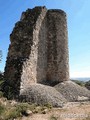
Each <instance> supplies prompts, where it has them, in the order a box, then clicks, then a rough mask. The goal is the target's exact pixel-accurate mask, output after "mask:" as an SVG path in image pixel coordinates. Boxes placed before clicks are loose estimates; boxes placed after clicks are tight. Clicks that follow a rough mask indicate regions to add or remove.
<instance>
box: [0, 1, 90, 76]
mask: <svg viewBox="0 0 90 120" xmlns="http://www.w3.org/2000/svg"><path fill="white" fill-rule="evenodd" d="M35 6H46V7H47V8H48V9H54V8H55V9H62V10H64V11H65V12H66V13H67V23H68V40H69V64H70V76H71V77H90V0H8V1H7V2H6V0H0V50H2V52H3V59H2V62H1V63H0V70H2V71H3V70H4V66H5V61H6V56H7V51H8V47H9V44H10V39H9V35H10V33H11V32H12V30H13V27H14V25H15V23H16V22H17V21H19V19H20V16H21V13H22V12H23V11H25V10H26V9H28V8H33V7H35Z"/></svg>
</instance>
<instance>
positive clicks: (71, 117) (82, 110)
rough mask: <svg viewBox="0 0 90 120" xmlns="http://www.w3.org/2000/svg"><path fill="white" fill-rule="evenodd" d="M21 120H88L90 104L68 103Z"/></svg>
mask: <svg viewBox="0 0 90 120" xmlns="http://www.w3.org/2000/svg"><path fill="white" fill-rule="evenodd" d="M22 120H90V102H68V103H67V104H65V106H64V107H63V108H53V109H52V110H51V111H49V112H47V113H46V114H32V115H31V116H29V117H23V118H22Z"/></svg>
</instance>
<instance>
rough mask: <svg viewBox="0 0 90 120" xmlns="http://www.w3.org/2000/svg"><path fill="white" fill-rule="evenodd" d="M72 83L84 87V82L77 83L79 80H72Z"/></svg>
mask: <svg viewBox="0 0 90 120" xmlns="http://www.w3.org/2000/svg"><path fill="white" fill-rule="evenodd" d="M72 81H73V82H75V83H76V84H78V85H80V86H82V87H83V86H85V82H84V81H79V80H72Z"/></svg>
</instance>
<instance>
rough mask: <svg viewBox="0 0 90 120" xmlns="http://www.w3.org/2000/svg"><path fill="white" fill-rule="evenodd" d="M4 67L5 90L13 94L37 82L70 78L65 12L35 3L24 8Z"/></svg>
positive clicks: (53, 82) (12, 36) (11, 39)
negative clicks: (36, 5) (33, 5)
mask: <svg viewBox="0 0 90 120" xmlns="http://www.w3.org/2000/svg"><path fill="white" fill-rule="evenodd" d="M10 41H11V44H10V46H9V52H8V56H7V61H6V67H5V86H4V89H5V91H6V93H7V92H8V91H9V90H10V89H12V93H13V96H14V97H15V96H16V95H19V93H20V91H21V90H22V89H25V88H27V87H29V85H31V84H35V83H42V84H44V83H47V84H48V83H49V84H50V85H53V84H56V83H59V82H61V81H66V80H69V65H68V64H69V63H68V58H69V57H68V38H67V22H66V14H65V12H64V11H62V10H57V9H53V10H47V9H46V8H45V7H35V8H33V9H28V10H26V12H23V13H22V15H21V19H20V21H19V22H17V23H16V24H15V27H14V29H13V31H12V33H11V35H10Z"/></svg>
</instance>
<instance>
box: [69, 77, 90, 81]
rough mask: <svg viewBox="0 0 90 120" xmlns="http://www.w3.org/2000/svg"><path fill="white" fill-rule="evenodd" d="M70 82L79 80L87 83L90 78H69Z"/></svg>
mask: <svg viewBox="0 0 90 120" xmlns="http://www.w3.org/2000/svg"><path fill="white" fill-rule="evenodd" d="M70 79H71V80H80V81H89V80H90V77H84V78H77V77H76V78H70Z"/></svg>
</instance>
